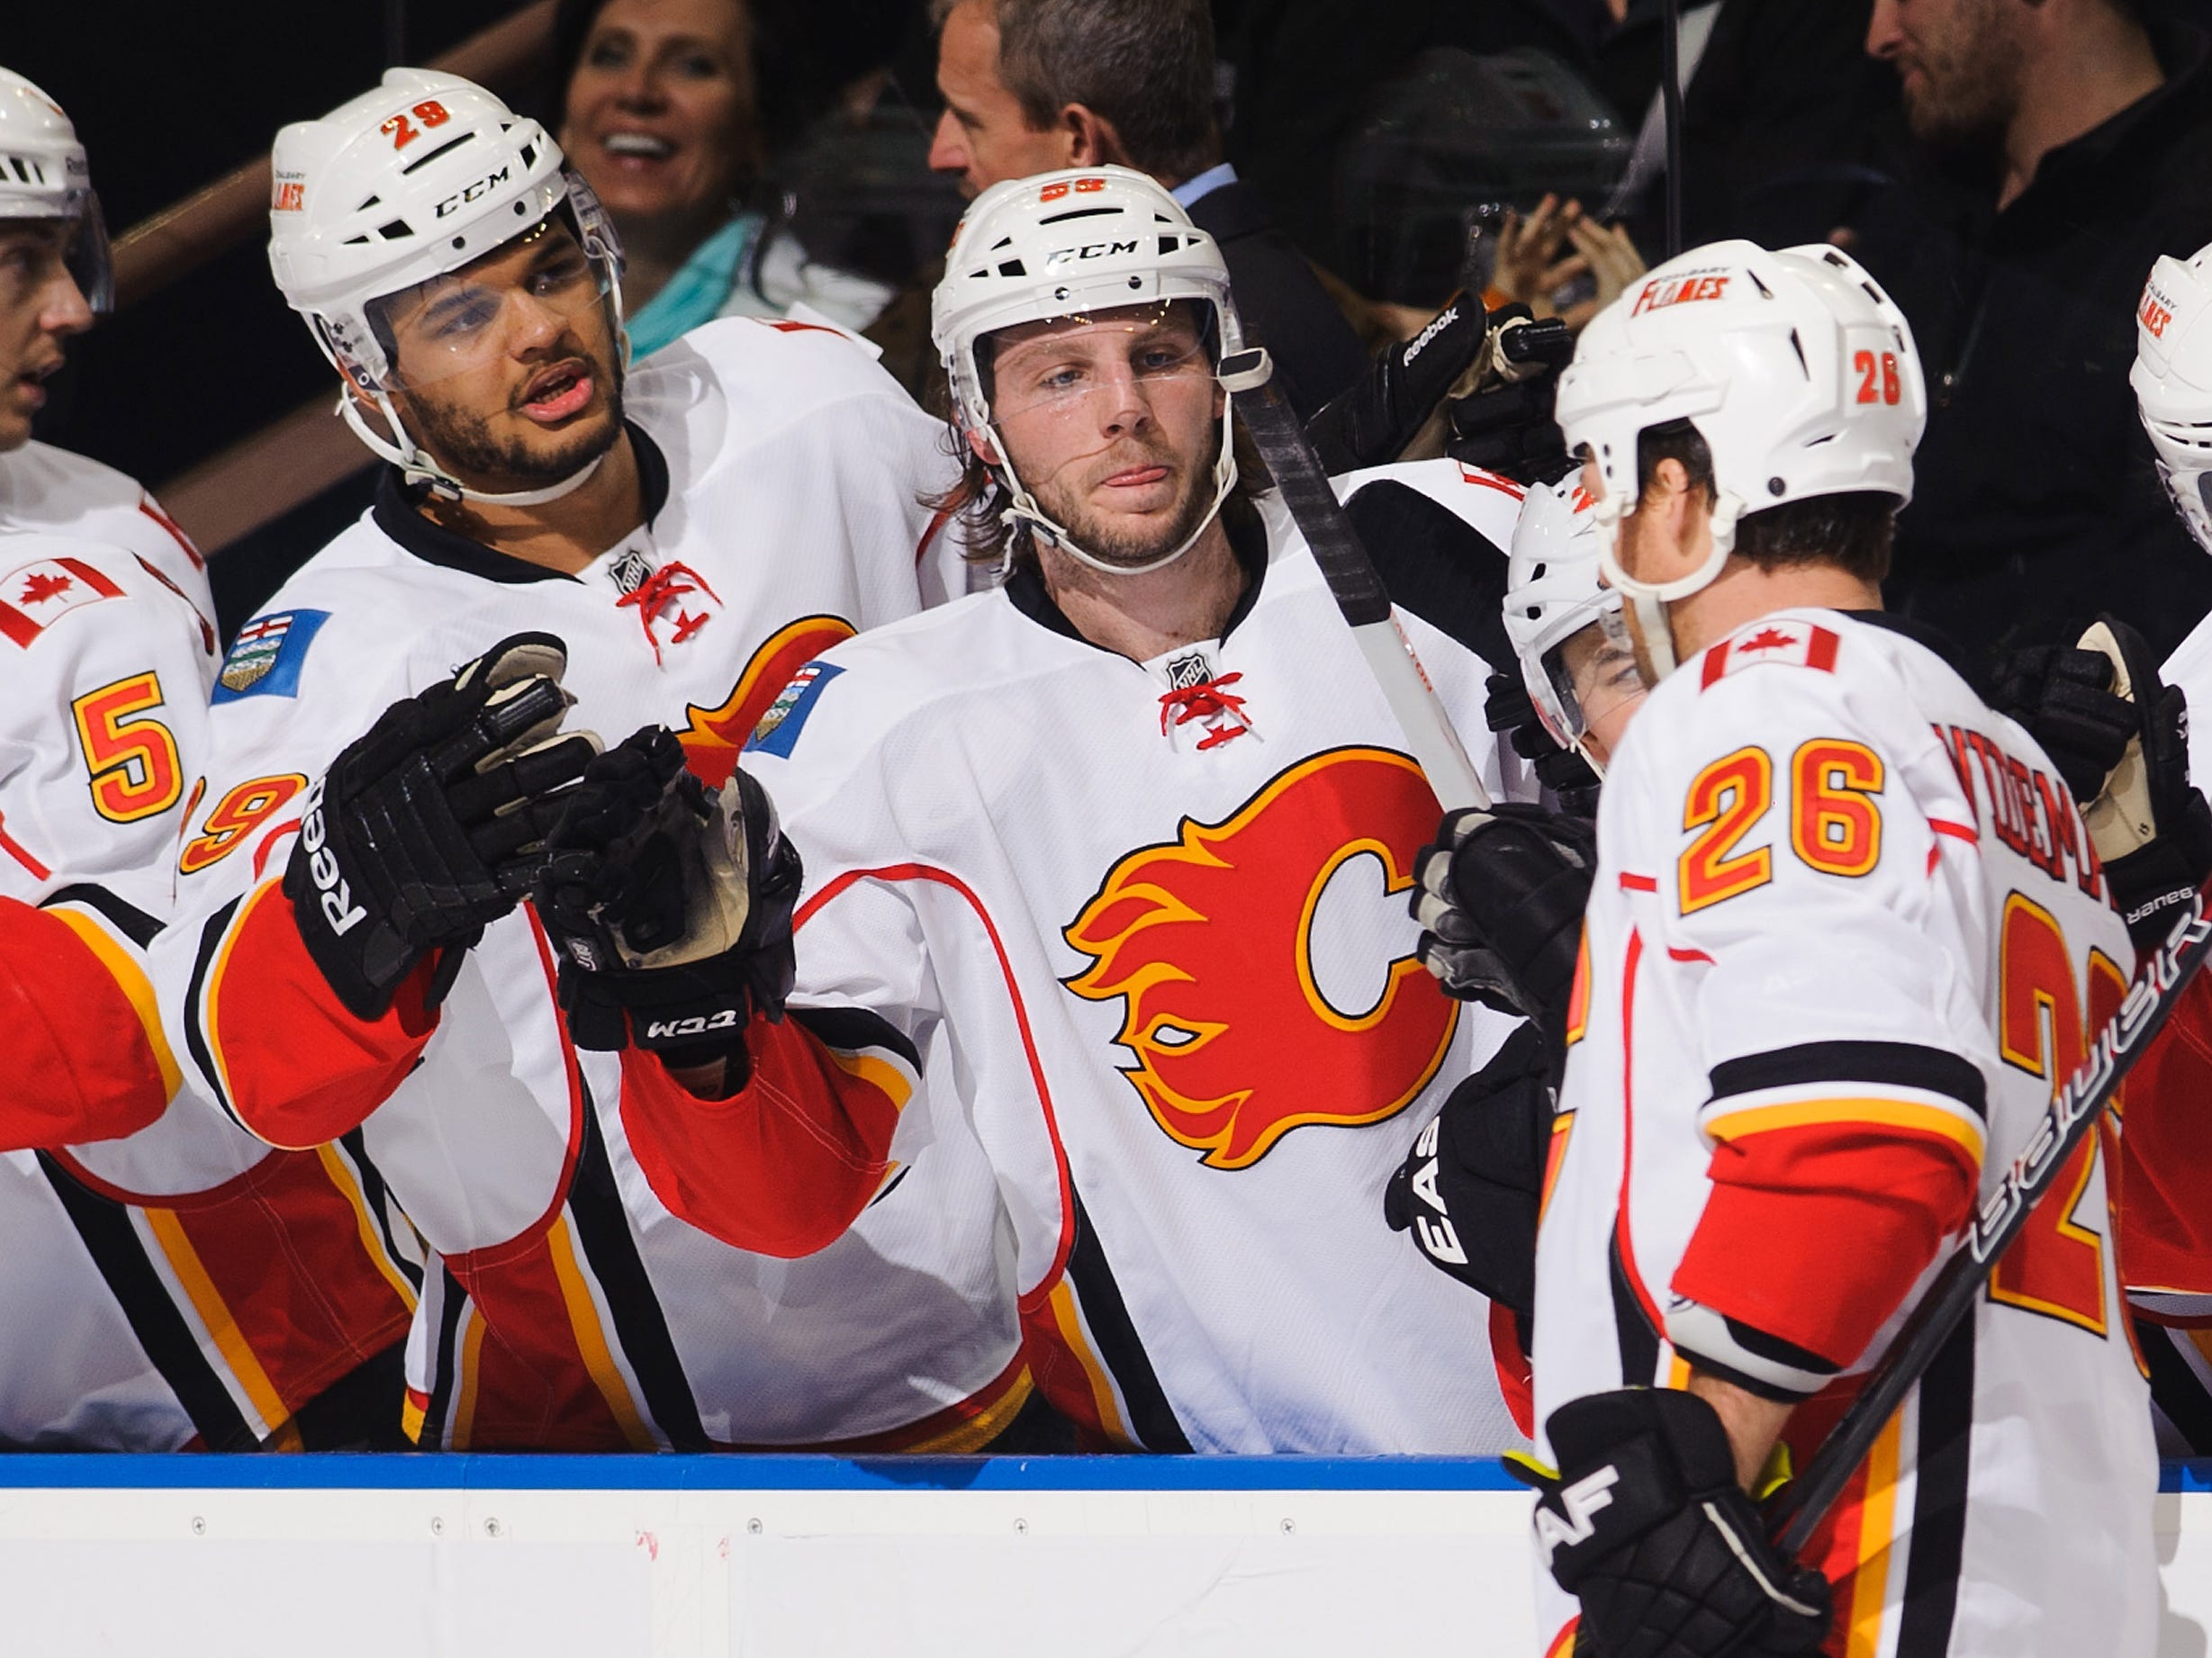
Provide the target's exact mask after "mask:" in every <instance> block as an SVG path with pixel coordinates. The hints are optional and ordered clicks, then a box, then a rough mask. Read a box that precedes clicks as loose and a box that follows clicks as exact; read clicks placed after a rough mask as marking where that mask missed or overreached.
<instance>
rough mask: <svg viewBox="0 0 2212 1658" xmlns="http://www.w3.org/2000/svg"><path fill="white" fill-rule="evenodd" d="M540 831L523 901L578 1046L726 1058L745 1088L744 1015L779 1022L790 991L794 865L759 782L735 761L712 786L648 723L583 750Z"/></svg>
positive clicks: (696, 1060)
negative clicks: (551, 941)
mask: <svg viewBox="0 0 2212 1658" xmlns="http://www.w3.org/2000/svg"><path fill="white" fill-rule="evenodd" d="M546 845H547V849H548V851H549V852H550V854H551V858H550V861H549V864H548V866H547V868H546V874H545V876H544V878H543V879H541V880H540V881H539V883H538V886H537V894H536V903H537V912H538V915H539V918H540V919H541V920H542V921H544V923H545V924H546V928H547V929H548V930H549V931H550V932H551V933H553V935H554V937H555V940H556V941H557V942H558V943H559V945H560V949H561V954H562V958H563V960H562V965H561V980H560V996H561V1005H562V1007H563V1008H564V1010H566V1012H567V1014H568V1029H569V1034H570V1036H571V1037H572V1038H573V1040H574V1041H575V1042H576V1044H577V1046H579V1047H582V1048H596V1049H602V1050H615V1049H619V1048H624V1047H630V1046H635V1047H637V1048H639V1049H642V1050H646V1051H649V1052H653V1053H656V1054H658V1055H660V1056H661V1057H662V1058H663V1059H664V1060H666V1061H667V1062H668V1063H669V1064H671V1065H673V1066H677V1067H689V1066H695V1065H705V1064H710V1063H712V1062H713V1061H715V1060H717V1059H727V1060H728V1061H729V1062H730V1067H731V1069H730V1072H729V1074H728V1082H729V1086H731V1087H733V1088H737V1087H742V1086H744V1085H745V1079H746V1077H748V1076H749V1075H750V1071H751V1067H750V1063H749V1061H748V1059H747V1058H746V1054H745V1027H746V1025H748V1024H749V1023H752V1019H753V1015H754V1014H756V1013H757V1014H762V1015H763V1016H764V1017H766V1018H767V1019H769V1020H770V1021H772V1022H774V1021H779V1020H781V1018H782V1017H783V1004H784V999H785V998H786V997H787V996H790V992H791V980H792V977H793V959H792V952H791V906H792V905H793V904H794V903H795V902H796V901H797V899H798V897H799V884H800V881H801V879H803V877H802V872H801V870H800V866H799V854H798V852H795V851H794V850H793V849H792V846H791V843H790V842H789V841H787V840H785V839H784V838H783V836H782V834H781V832H780V831H779V830H778V828H777V825H776V815H775V811H774V808H773V807H772V806H771V805H770V804H769V800H768V796H767V793H766V791H765V790H763V788H761V786H760V785H759V784H758V783H757V782H755V781H754V779H752V778H751V777H749V776H747V775H746V774H745V773H744V772H742V771H740V772H738V773H736V774H735V775H734V776H733V777H732V778H731V779H730V780H729V782H728V783H727V784H726V785H725V786H724V787H723V788H722V791H721V792H720V793H719V794H715V793H712V792H710V791H709V789H708V788H707V787H706V785H705V784H703V783H701V782H700V780H699V779H698V778H696V777H695V776H693V775H692V774H691V772H690V771H688V770H685V769H684V761H683V749H682V745H681V744H680V743H678V742H677V741H676V739H675V737H674V736H673V734H671V733H669V732H668V731H666V730H664V729H663V728H661V727H659V726H649V727H647V728H646V729H645V730H643V731H640V732H638V733H637V734H635V735H633V736H631V737H630V738H628V739H627V741H626V742H624V743H620V744H619V745H618V746H617V747H615V748H612V749H609V751H608V752H606V753H604V754H602V755H600V757H599V758H598V759H597V760H595V761H592V762H591V767H590V768H589V769H588V770H586V771H585V772H584V775H583V780H582V782H581V783H579V784H577V785H576V787H575V788H574V789H573V790H572V791H571V793H570V796H569V798H568V801H567V804H566V806H564V809H563V811H562V814H561V816H560V820H559V822H558V823H557V824H555V826H554V828H553V831H552V833H551V834H549V835H548V836H547V837H546Z"/></svg>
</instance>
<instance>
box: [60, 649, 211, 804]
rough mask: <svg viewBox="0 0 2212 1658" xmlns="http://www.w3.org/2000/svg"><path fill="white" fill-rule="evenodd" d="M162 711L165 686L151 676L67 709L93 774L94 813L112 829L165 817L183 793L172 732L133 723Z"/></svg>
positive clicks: (148, 722)
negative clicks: (152, 711) (149, 711)
mask: <svg viewBox="0 0 2212 1658" xmlns="http://www.w3.org/2000/svg"><path fill="white" fill-rule="evenodd" d="M160 706H161V680H160V678H159V676H158V675H157V674H155V673H153V672H152V671H147V672H145V673H134V674H132V675H131V676H130V678H128V679H122V680H116V681H115V682H114V683H113V684H112V685H103V686H102V687H101V688H100V689H98V690H95V691H86V693H85V694H84V695H83V696H82V697H79V698H77V700H76V701H75V702H72V703H71V704H70V705H69V712H70V713H71V714H72V715H74V716H76V719H77V742H78V743H79V744H80V745H81V746H82V747H83V749H84V751H85V769H86V770H87V771H89V772H90V773H91V774H92V805H93V809H94V810H95V811H96V812H98V813H99V814H100V815H101V816H103V817H104V818H106V819H107V820H108V822H110V823H111V824H135V823H137V822H139V821H140V819H142V818H148V817H152V816H155V815H158V814H159V813H162V812H166V811H167V810H168V809H169V808H170V807H171V806H175V805H176V801H177V797H178V796H180V795H182V794H183V793H184V792H185V773H184V767H183V765H182V764H181V763H179V761H178V760H177V757H176V738H175V737H173V736H171V735H170V734H169V728H168V727H167V725H163V724H162V723H161V722H160V721H159V720H158V719H133V718H131V716H132V715H136V714H142V713H144V712H145V711H146V710H147V709H148V708H158V707H160Z"/></svg>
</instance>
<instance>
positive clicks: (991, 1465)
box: [0, 1453, 1521, 1491]
mask: <svg viewBox="0 0 2212 1658" xmlns="http://www.w3.org/2000/svg"><path fill="white" fill-rule="evenodd" d="M134 1487H137V1488H148V1489H166V1490H191V1491H254V1490H264V1491H323V1490H345V1489H348V1488H353V1489H359V1490H366V1491H461V1490H466V1491H904V1490H920V1491H1519V1490H1520V1489H1521V1487H1520V1486H1519V1485H1517V1484H1516V1483H1515V1482H1513V1481H1512V1479H1510V1478H1509V1477H1507V1475H1506V1473H1505V1471H1504V1469H1503V1467H1501V1466H1500V1465H1499V1464H1497V1463H1496V1462H1495V1461H1493V1460H1491V1459H1489V1458H1486V1457H1485V1458H1466V1457H1449V1456H1435V1457H1430V1456H1373V1457H1364V1456H1353V1457H1334V1456H1030V1457H1016V1456H905V1457H898V1456H885V1457H862V1458H844V1457H835V1456H776V1455H752V1456H737V1455H732V1456H677V1455H663V1456H622V1455H608V1456H532V1455H513V1456H497V1455H345V1454H340V1453H330V1454H327V1455H239V1456H218V1455H97V1454H90V1453H87V1454H82V1455H68V1454H60V1455H57V1454H51V1453H24V1454H20V1455H0V1488H5V1489H13V1490H19V1491H20V1490H52V1489H58V1488H68V1489H76V1490H128V1489H131V1488H134Z"/></svg>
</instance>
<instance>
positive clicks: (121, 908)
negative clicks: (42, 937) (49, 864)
mask: <svg viewBox="0 0 2212 1658" xmlns="http://www.w3.org/2000/svg"><path fill="white" fill-rule="evenodd" d="M57 904H81V905H83V906H85V907H86V909H88V910H97V911H98V912H99V913H100V915H102V917H103V918H104V919H105V921H106V922H107V924H108V925H109V926H111V927H113V928H114V929H115V931H116V932H118V933H122V935H123V937H125V938H127V939H129V940H130V941H131V942H132V943H133V944H136V945H137V946H138V947H139V948H140V950H144V949H145V948H146V947H147V946H148V945H149V944H150V943H152V942H154V940H155V938H156V937H157V936H158V934H159V933H160V932H161V924H160V923H159V922H158V921H156V920H155V919H154V918H153V917H152V916H151V915H148V914H147V913H146V912H145V911H144V910H142V909H140V908H139V907H138V906H136V905H131V904H125V903H124V902H123V901H122V899H121V898H119V897H116V896H115V895H114V894H113V893H112V892H110V891H109V890H108V889H107V888H104V887H95V886H94V885H93V884H92V883H91V882H89V881H78V882H75V883H73V884H71V885H70V886H68V887H63V888H58V889H56V890H55V891H53V892H50V893H48V894H47V895H46V896H45V897H43V898H41V899H40V900H39V907H40V908H41V909H42V910H46V909H51V908H53V906H55V905H57Z"/></svg>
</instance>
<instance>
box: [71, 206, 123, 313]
mask: <svg viewBox="0 0 2212 1658" xmlns="http://www.w3.org/2000/svg"><path fill="white" fill-rule="evenodd" d="M68 216H69V217H70V218H71V219H72V220H74V221H76V223H77V233H76V234H75V235H74V236H72V237H71V238H70V239H69V246H68V251H67V252H66V253H65V254H63V256H62V263H63V264H64V265H66V266H68V271H69V275H70V278H71V280H73V281H74V282H75V283H76V284H77V292H78V293H81V294H83V295H84V296H85V303H86V304H87V305H89V306H91V307H92V314H93V315H94V316H95V317H105V316H108V315H111V314H112V313H113V311H114V310H115V259H114V255H113V253H112V252H111V251H110V249H109V248H108V241H107V217H106V215H105V214H104V213H102V212H101V211H100V198H99V197H98V196H96V195H95V194H93V193H92V192H91V191H90V190H83V191H71V192H70V193H69V215H68Z"/></svg>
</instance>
